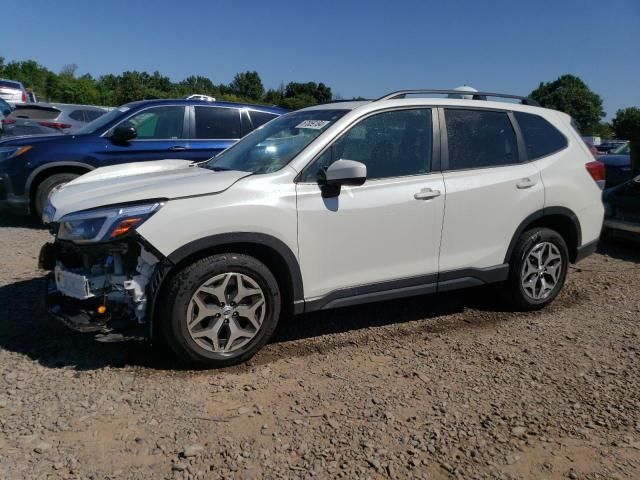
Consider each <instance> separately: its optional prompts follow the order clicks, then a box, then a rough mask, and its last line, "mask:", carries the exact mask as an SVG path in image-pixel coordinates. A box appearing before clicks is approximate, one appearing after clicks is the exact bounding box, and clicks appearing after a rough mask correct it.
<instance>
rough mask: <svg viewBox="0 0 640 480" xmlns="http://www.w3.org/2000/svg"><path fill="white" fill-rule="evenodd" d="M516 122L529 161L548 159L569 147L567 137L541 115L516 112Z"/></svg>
mask: <svg viewBox="0 0 640 480" xmlns="http://www.w3.org/2000/svg"><path fill="white" fill-rule="evenodd" d="M514 115H515V117H516V121H517V122H518V125H519V126H520V131H521V132H522V136H523V137H524V143H525V147H526V152H527V158H528V159H529V160H535V159H537V158H541V157H546V156H547V155H551V154H552V153H556V152H559V151H560V150H562V149H564V148H566V147H567V145H568V142H567V139H566V137H565V136H564V135H563V134H562V133H560V131H559V130H558V129H557V128H556V127H554V126H553V125H551V124H550V123H549V122H548V121H546V120H545V119H544V118H542V117H541V116H539V115H533V114H531V113H523V112H515V113H514Z"/></svg>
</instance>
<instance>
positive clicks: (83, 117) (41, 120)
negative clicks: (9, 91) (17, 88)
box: [2, 103, 107, 135]
mask: <svg viewBox="0 0 640 480" xmlns="http://www.w3.org/2000/svg"><path fill="white" fill-rule="evenodd" d="M105 113H107V111H106V110H105V109H104V108H101V107H94V106H92V105H73V104H67V103H25V104H18V105H16V108H15V109H14V110H13V112H11V114H10V115H8V116H7V118H6V119H5V120H4V121H3V122H2V123H3V124H4V125H12V124H13V125H15V127H14V129H13V131H14V132H15V133H14V135H29V134H30V133H26V132H27V131H30V130H29V127H31V128H33V126H34V124H38V125H41V126H43V127H47V128H48V129H53V130H55V131H58V132H59V133H72V132H74V131H76V130H78V129H79V128H81V127H83V126H84V125H86V124H87V123H89V122H92V121H94V120H95V119H96V118H99V117H101V116H102V115H104V114H105ZM21 127H25V128H24V129H22V128H21ZM23 130H24V132H25V133H22V132H23ZM34 133H39V132H38V131H37V130H36V131H35V132H34Z"/></svg>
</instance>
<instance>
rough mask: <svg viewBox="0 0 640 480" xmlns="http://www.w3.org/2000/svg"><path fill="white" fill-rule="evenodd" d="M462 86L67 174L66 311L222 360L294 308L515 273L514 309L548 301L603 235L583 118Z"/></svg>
mask: <svg viewBox="0 0 640 480" xmlns="http://www.w3.org/2000/svg"><path fill="white" fill-rule="evenodd" d="M458 93H459V92H450V91H440V90H419V91H401V92H394V93H392V94H389V95H387V96H385V97H383V98H381V99H379V100H376V101H368V102H345V103H332V104H325V105H320V106H316V107H312V108H307V109H304V110H300V111H297V112H293V113H289V114H287V115H284V116H282V117H280V118H278V119H275V120H272V121H271V122H269V123H267V124H265V125H264V126H263V127H261V128H259V129H257V130H256V131H254V132H252V133H251V134H249V135H248V136H246V137H245V138H244V139H242V140H241V141H240V142H238V143H237V144H235V145H234V146H233V147H231V148H229V149H228V150H226V151H224V152H222V153H221V154H219V155H218V156H216V157H214V158H212V159H211V160H209V161H206V162H203V163H197V164H196V163H191V162H189V161H181V160H163V161H158V162H146V163H135V164H133V163H132V164H126V165H121V166H112V167H106V168H100V169H97V170H95V171H93V172H91V173H88V174H86V175H83V176H81V177H80V178H78V179H76V180H74V181H72V182H70V183H68V184H66V185H64V186H63V187H61V188H59V189H58V191H56V192H55V193H54V194H53V195H52V196H51V197H50V200H49V204H48V205H47V206H46V208H45V211H44V216H45V220H46V221H48V222H49V223H50V225H51V230H52V232H53V234H54V235H55V242H54V243H50V244H47V245H45V247H44V248H43V250H42V253H41V258H40V262H41V266H42V268H46V269H48V270H51V271H52V273H51V275H50V279H51V281H50V283H49V289H48V294H47V296H48V304H49V309H50V312H51V314H52V315H53V316H54V317H56V318H58V319H60V320H62V321H64V322H65V323H66V324H67V325H69V326H71V327H73V328H76V329H78V330H83V331H110V332H113V331H124V332H126V331H127V329H130V328H132V327H135V326H137V327H138V328H142V329H143V330H144V332H145V335H146V336H148V337H149V338H152V336H154V335H156V334H161V335H162V336H163V337H164V338H165V339H166V341H167V342H168V343H169V345H170V346H171V347H172V348H173V349H174V350H175V352H176V353H177V354H178V355H179V356H180V357H182V358H184V359H186V360H188V361H191V362H194V363H199V364H203V365H208V366H214V367H216V366H225V365H230V364H233V363H237V362H241V361H244V360H246V359H248V358H249V357H251V356H252V355H253V354H255V353H256V351H258V350H259V349H260V348H261V347H262V346H263V345H264V344H265V343H266V342H267V341H268V340H269V338H270V337H271V335H272V333H273V331H274V329H275V328H276V325H277V323H278V319H279V318H280V316H281V315H283V314H285V313H296V314H297V313H302V312H309V311H314V310H319V309H330V308H335V307H341V306H347V305H356V304H360V303H364V302H374V301H380V300H387V299H392V298H399V297H408V296H414V295H422V294H428V293H434V292H441V291H446V290H452V289H457V288H463V287H469V286H474V285H481V284H486V283H498V282H502V283H503V290H504V291H507V292H509V294H510V296H511V298H512V300H513V304H514V305H515V306H516V307H517V308H520V309H537V308H541V307H543V306H544V305H546V304H548V303H549V302H551V301H552V300H553V299H554V298H555V297H556V296H557V295H558V292H559V291H560V289H561V288H562V285H563V283H564V280H565V276H566V274H567V269H568V265H569V263H570V262H576V261H578V260H580V259H581V258H582V257H584V256H586V255H588V254H589V253H592V252H593V251H594V250H595V248H596V244H597V239H598V236H599V233H600V228H601V226H602V219H603V206H602V202H601V200H600V196H601V187H602V184H603V180H604V170H603V166H602V165H601V164H599V163H598V162H595V161H594V160H593V157H592V156H591V154H590V152H589V150H588V149H587V147H586V145H585V144H584V142H583V141H582V139H581V138H580V136H579V134H578V133H577V131H575V130H574V129H573V127H572V126H571V118H570V117H569V116H567V115H565V114H563V113H560V112H557V111H553V110H547V109H543V108H540V107H538V106H536V105H535V102H533V101H531V100H530V99H526V98H521V97H513V96H508V95H500V94H490V93H482V92H477V93H474V94H473V97H470V98H448V97H446V96H445V97H444V98H442V95H450V94H454V95H456V94H458ZM434 95H435V96H438V95H439V96H440V97H438V98H433V97H434ZM488 97H495V98H498V99H499V100H500V101H488V100H487V98H488ZM514 100H515V102H514ZM420 301H428V302H437V301H438V299H437V297H429V298H425V299H421V300H420Z"/></svg>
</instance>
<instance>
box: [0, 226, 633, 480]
mask: <svg viewBox="0 0 640 480" xmlns="http://www.w3.org/2000/svg"><path fill="white" fill-rule="evenodd" d="M47 239H48V234H47V232H46V231H44V230H41V229H38V228H37V227H36V226H34V225H32V224H30V223H29V222H27V221H24V220H16V219H11V218H8V217H2V218H0V245H2V253H3V259H2V261H1V262H0V478H7V479H15V478H151V477H153V478H178V479H180V478H184V479H188V478H193V479H197V478H240V479H250V478H276V477H278V478H280V477H284V478H310V477H318V478H336V477H339V478H359V479H364V478H372V479H377V478H412V477H416V478H430V479H439V478H505V479H510V478H572V479H596V478H602V479H614V478H639V477H640V375H639V373H638V367H639V364H640V361H639V358H638V357H639V348H640V345H639V343H638V338H639V334H640V251H639V250H640V249H638V248H637V247H633V246H625V245H614V246H607V247H606V248H605V249H603V251H602V252H601V253H599V254H596V255H594V256H592V257H590V258H588V259H586V260H585V261H583V262H582V263H580V264H579V265H578V266H577V267H576V268H572V270H571V272H570V274H569V279H568V284H567V286H566V287H565V289H564V292H563V294H562V295H561V296H560V297H559V298H558V299H557V300H556V302H555V303H554V304H553V305H552V306H551V307H550V308H548V309H546V310H545V311H542V312H535V313H528V314H522V313H511V312H506V311H501V310H500V309H499V307H498V306H497V305H498V304H497V303H496V302H495V301H494V298H493V291H492V290H490V289H476V290H470V291H464V292H455V293H451V294H447V295H440V296H426V297H418V298H414V299H409V300H401V301H393V302H386V303H379V304H375V305H369V306H364V307H357V308H348V309H342V310H337V311H332V312H324V313H318V314H313V315H305V316H301V317H297V318H294V319H289V320H286V321H284V322H283V323H282V324H281V326H280V328H279V331H278V333H277V336H276V339H275V340H274V341H273V342H272V343H271V344H270V345H268V346H267V347H266V348H265V349H264V350H263V351H262V352H261V353H260V354H258V355H257V356H256V357H255V358H254V359H253V360H252V361H251V362H250V363H248V364H245V365H242V366H238V367H234V368H229V369H226V370H218V371H187V370H182V369H179V368H177V367H176V363H175V361H174V360H173V359H172V358H171V357H170V356H169V355H168V354H160V353H156V352H155V351H151V350H150V349H149V348H148V347H147V346H146V345H144V344H141V343H136V342H128V343H99V342H96V341H95V340H94V339H93V337H91V336H86V335H81V334H74V333H72V332H70V331H69V330H67V329H66V328H65V327H63V326H61V325H58V324H56V323H54V322H53V321H50V320H49V319H47V318H46V316H45V315H44V313H43V308H42V306H41V304H40V303H39V300H40V297H41V292H42V289H43V281H42V272H39V271H38V270H37V267H36V258H37V254H38V251H39V248H40V246H41V244H42V243H43V242H45V241H46V240H47Z"/></svg>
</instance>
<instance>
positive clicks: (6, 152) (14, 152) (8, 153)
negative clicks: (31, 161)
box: [0, 145, 31, 162]
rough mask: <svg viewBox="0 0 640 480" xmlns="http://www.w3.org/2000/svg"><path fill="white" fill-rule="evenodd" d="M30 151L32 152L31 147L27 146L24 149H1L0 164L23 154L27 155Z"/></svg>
mask: <svg viewBox="0 0 640 480" xmlns="http://www.w3.org/2000/svg"><path fill="white" fill-rule="evenodd" d="M29 150H31V145H25V146H23V147H0V162H2V161H3V160H9V159H10V158H13V157H18V156H20V155H22V154H23V153H27V152H28V151H29Z"/></svg>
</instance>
